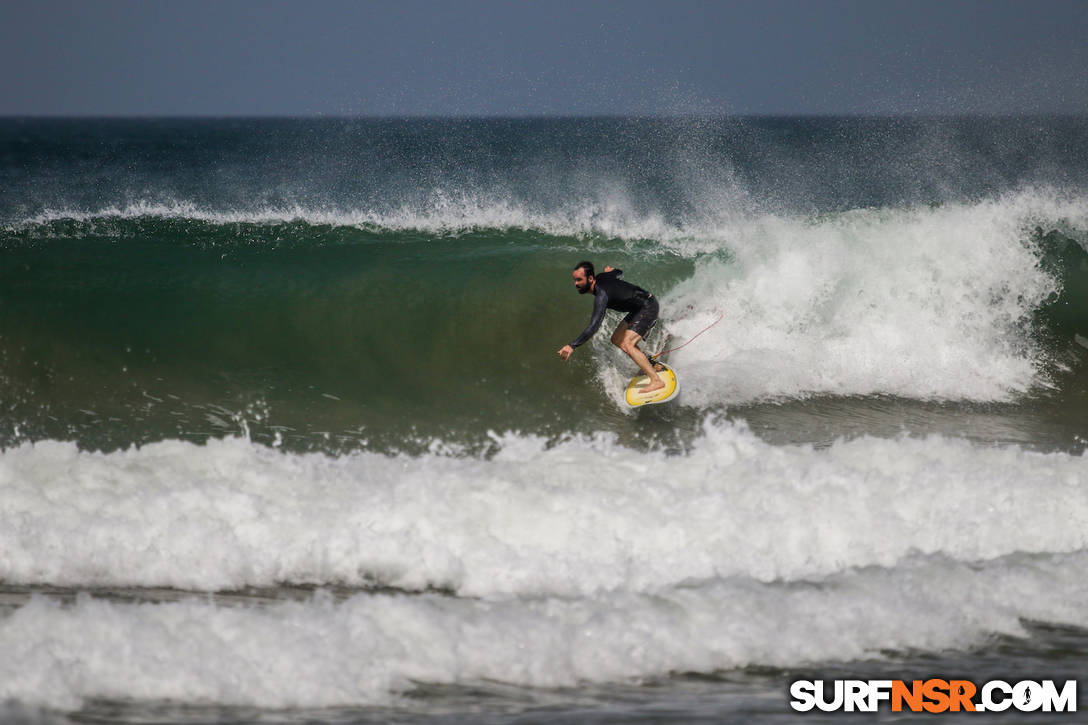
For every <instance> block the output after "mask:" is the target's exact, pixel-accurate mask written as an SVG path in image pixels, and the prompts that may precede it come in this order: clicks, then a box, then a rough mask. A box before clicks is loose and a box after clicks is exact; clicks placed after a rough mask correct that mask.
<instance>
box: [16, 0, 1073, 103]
mask: <svg viewBox="0 0 1088 725" xmlns="http://www.w3.org/2000/svg"><path fill="white" fill-rule="evenodd" d="M0 64H2V65H0V67H2V68H3V72H2V73H0V114H2V115H40V114H47V115H189V116H192V115H292V116H297V115H322V114H328V115H421V114H422V115H472V116H475V115H519V116H520V115H541V114H549V115H555V114H564V115H584V114H631V113H638V114H647V113H653V114H662V113H663V114H676V113H712V114H719V113H725V114H813V113H816V114H827V113H833V114H834V113H867V114H869V113H875V114H889V113H938V114H942V113H999V114H1000V113H1049V112H1060V113H1088V0H1031V1H1030V2H1029V1H1024V2H1010V1H1009V0H989V1H971V2H968V1H963V0H942V1H937V0H911V1H909V2H904V1H899V0H895V1H887V2H882V1H880V0H866V1H864V2H854V1H852V0H822V1H821V0H806V1H801V0H761V1H759V2H749V1H747V0H744V1H736V2H726V1H722V2H693V1H681V2H676V1H675V0H673V1H671V2H669V1H666V0H659V1H655V2H648V1H645V0H627V1H625V2H592V1H590V2H586V1H585V0H580V1H577V2H565V1H563V2H560V1H554V2H526V1H518V0H511V1H509V2H495V1H492V0H486V1H477V0H461V1H457V0H447V1H445V2H423V1H413V0H398V1H397V2H339V1H338V2H332V1H329V2H321V1H320V0H317V1H307V2H302V1H301V0H300V1H298V2H279V1H271V0H270V1H257V0H226V1H223V0H219V1H216V2H204V1H198V0H174V1H172V2H165V1H158V0H146V1H142V2H140V1H136V0H132V1H130V2H118V1H117V0H99V1H96V0H76V1H73V0H3V2H2V3H0Z"/></svg>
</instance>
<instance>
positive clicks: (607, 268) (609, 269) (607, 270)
mask: <svg viewBox="0 0 1088 725" xmlns="http://www.w3.org/2000/svg"><path fill="white" fill-rule="evenodd" d="M614 269H615V267H605V268H604V271H605V272H611V271H612V270H614Z"/></svg>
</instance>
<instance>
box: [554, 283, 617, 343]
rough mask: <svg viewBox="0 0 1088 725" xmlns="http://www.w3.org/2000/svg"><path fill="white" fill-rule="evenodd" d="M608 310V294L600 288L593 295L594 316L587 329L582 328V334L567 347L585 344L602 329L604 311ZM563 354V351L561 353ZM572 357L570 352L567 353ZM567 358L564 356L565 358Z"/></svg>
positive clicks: (590, 319)
mask: <svg viewBox="0 0 1088 725" xmlns="http://www.w3.org/2000/svg"><path fill="white" fill-rule="evenodd" d="M607 311H608V295H607V294H605V292H604V290H598V291H597V292H596V293H595V294H594V295H593V316H592V317H590V318H589V325H588V326H587V327H586V329H584V330H582V334H581V335H579V336H578V337H577V338H575V340H574V341H573V342H571V343H570V345H567V347H569V348H571V350H572V351H573V349H574V348H576V347H578V346H579V345H582V344H584V343H585V342H586V341H587V340H589V338H591V337H593V336H594V335H596V334H597V330H599V329H601V323H602V322H604V313H605V312H607ZM560 354H562V353H560ZM567 357H570V353H568V354H567ZM565 359H566V358H564V360H565Z"/></svg>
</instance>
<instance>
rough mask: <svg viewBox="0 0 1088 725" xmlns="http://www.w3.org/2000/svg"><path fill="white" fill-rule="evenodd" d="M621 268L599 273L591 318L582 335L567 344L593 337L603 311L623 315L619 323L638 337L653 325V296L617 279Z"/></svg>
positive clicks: (655, 315)
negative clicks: (615, 311) (612, 311)
mask: <svg viewBox="0 0 1088 725" xmlns="http://www.w3.org/2000/svg"><path fill="white" fill-rule="evenodd" d="M621 274H623V270H622V269H614V270H612V271H611V272H601V273H600V274H598V275H597V276H596V277H595V279H596V280H597V283H596V284H595V285H594V287H593V317H591V318H590V320H589V327H587V328H586V329H584V330H582V334H581V335H579V336H578V338H577V339H576V340H575V341H574V342H572V343H571V344H570V346H571V347H578V346H579V345H581V344H582V343H584V342H585V341H586V340H588V339H589V338H591V337H593V335H595V334H596V333H597V330H598V329H600V327H601V323H602V322H604V311H605V310H606V309H609V310H619V311H620V312H626V313H627V316H626V317H624V318H623V321H624V322H626V323H627V327H628V329H630V330H634V331H635V332H637V333H638V334H639V335H640V336H641V337H646V333H647V332H649V331H650V328H651V327H653V326H654V323H655V322H657V313H658V305H657V300H656V299H654V296H653V295H652V294H650V293H649V292H647V291H646V290H644V289H642V288H641V287H638V286H637V285H633V284H631V283H630V282H624V281H623V280H622V279H620V275H621Z"/></svg>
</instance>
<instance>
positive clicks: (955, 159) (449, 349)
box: [0, 117, 1088, 724]
mask: <svg viewBox="0 0 1088 725" xmlns="http://www.w3.org/2000/svg"><path fill="white" fill-rule="evenodd" d="M582 259H589V260H591V261H594V262H595V263H596V264H597V266H598V267H599V268H603V267H604V266H605V265H612V266H615V267H620V268H622V269H623V270H624V277H625V279H627V280H629V281H632V282H635V283H637V284H639V285H640V286H643V287H645V288H647V289H649V290H651V291H652V292H654V293H655V295H656V296H657V297H658V299H659V300H660V302H661V308H662V316H661V320H660V322H659V323H658V325H657V326H656V328H655V329H654V330H653V332H652V333H651V334H650V335H649V336H648V338H647V340H646V341H645V342H644V343H643V346H644V348H646V349H647V350H648V351H650V352H656V351H658V350H663V349H665V348H679V349H677V350H675V351H674V352H672V353H670V354H669V356H668V360H669V363H670V364H671V365H672V366H673V367H674V368H675V369H676V371H677V373H678V375H679V377H680V380H681V386H682V393H681V396H680V398H679V400H678V401H676V402H673V403H669V404H667V405H662V406H654V407H650V408H647V409H645V410H640V411H637V412H632V411H630V410H628V409H627V408H626V407H625V406H624V405H623V402H622V390H623V386H624V384H625V382H626V380H627V378H628V377H630V376H631V375H633V374H634V372H635V369H634V366H633V364H632V363H631V362H630V360H629V359H628V358H627V357H626V356H625V355H623V354H622V353H620V352H619V351H617V350H616V349H614V348H613V347H612V346H611V345H610V344H609V342H608V337H609V333H610V331H611V329H612V328H613V327H614V326H615V325H616V324H617V323H618V322H619V320H620V315H619V314H618V313H610V316H609V318H608V319H607V320H606V322H605V328H604V329H603V330H602V332H601V333H599V334H598V335H597V337H596V338H595V339H594V340H593V341H592V342H591V343H589V344H587V345H585V346H583V347H581V348H579V349H578V351H577V352H576V353H575V355H574V356H573V357H572V359H571V360H570V361H569V362H566V363H564V362H563V361H561V360H560V359H559V358H558V357H557V355H556V351H557V350H558V349H559V348H560V347H561V346H563V345H564V344H566V343H567V342H570V341H571V340H572V339H573V338H574V337H575V336H577V335H578V333H579V332H580V331H581V330H582V328H583V327H584V326H585V324H586V323H587V321H588V318H589V313H590V307H591V305H590V303H589V301H588V300H587V298H585V297H581V296H579V295H578V294H576V292H575V290H574V288H573V285H572V283H571V277H570V272H571V268H572V267H573V266H574V265H575V264H576V263H577V262H579V261H580V260H582ZM1086 446H1088V119H1086V118H1082V117H1017V118H969V117H964V118H928V119H927V118H587V119H486V120H483V119H481V120H471V119H401V120H396V119H384V120H378V119H374V120H365V119H317V120H312V119H311V120H289V119H281V120H276V119H266V120H246V119H230V120H186V119H161V120H153V119H148V120H135V119H133V120H109V119H70V120H61V119H0V720H5V721H13V722H14V721H18V722H61V723H70V722H72V723H74V722H156V723H159V722H194V723H195V722H199V723H208V722H215V723H219V722H224V723H225V722H231V723H235V722H258V721H260V722H366V723H372V722H405V723H409V722H410V723H470V722H471V723H476V722H483V723H495V724H500V723H501V724H507V723H535V722H570V723H575V722H577V723H583V722H599V723H621V722H622V723H628V722H630V723H673V722H707V723H721V722H727V723H751V722H768V723H788V722H795V721H801V720H805V721H813V720H815V721H822V719H821V716H812V715H801V714H798V713H794V712H793V711H792V710H791V709H790V707H789V699H790V698H789V695H788V686H789V683H790V682H791V681H792V680H794V679H798V678H808V679H814V678H819V677H822V678H825V679H828V678H830V679H835V678H861V679H869V678H873V679H908V680H909V679H918V678H920V679H925V678H927V677H946V678H947V677H959V678H964V679H971V680H973V681H977V682H985V681H986V680H988V679H994V678H998V677H1001V678H1003V679H1011V680H1014V681H1015V680H1018V679H1056V680H1064V679H1073V678H1076V677H1078V676H1080V674H1081V673H1083V672H1085V671H1088V629H1086V628H1088V583H1086V582H1088V462H1086V461H1085V458H1084V451H1085V448H1086ZM1081 684H1082V687H1081V690H1084V689H1085V687H1084V684H1085V683H1081ZM853 717H854V718H855V719H858V720H859V721H861V720H865V719H866V718H865V716H858V715H855V716H853ZM890 717H891V713H889V712H884V713H882V719H888V718H890ZM897 717H898V718H899V719H898V721H902V722H915V721H917V722H923V721H925V722H929V721H931V720H932V719H933V716H925V715H919V716H915V717H913V718H912V717H911V716H902V715H897ZM1018 717H1021V718H1022V717H1024V716H1022V715H1021V716H1018V715H1004V716H1003V715H997V714H990V715H974V716H965V719H968V720H969V721H971V722H976V723H985V722H1018V721H1019V720H1018V719H1017V718H1018ZM1076 717H1077V716H1076V715H1072V716H1071V715H1066V714H1051V715H1045V714H1041V713H1036V714H1034V715H1032V716H1031V717H1030V718H1029V719H1030V721H1031V722H1063V723H1064V722H1075V721H1076ZM826 720H827V721H829V722H830V721H836V720H837V718H835V717H832V716H826Z"/></svg>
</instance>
